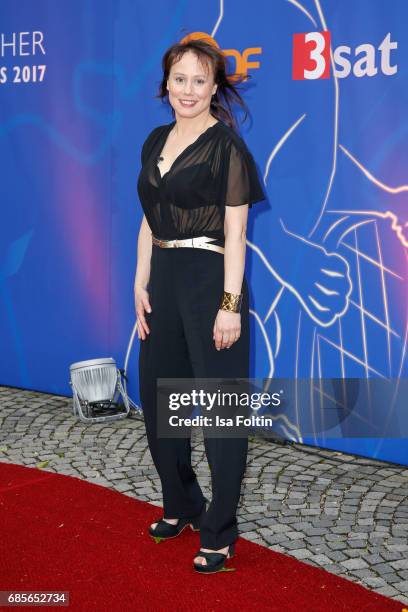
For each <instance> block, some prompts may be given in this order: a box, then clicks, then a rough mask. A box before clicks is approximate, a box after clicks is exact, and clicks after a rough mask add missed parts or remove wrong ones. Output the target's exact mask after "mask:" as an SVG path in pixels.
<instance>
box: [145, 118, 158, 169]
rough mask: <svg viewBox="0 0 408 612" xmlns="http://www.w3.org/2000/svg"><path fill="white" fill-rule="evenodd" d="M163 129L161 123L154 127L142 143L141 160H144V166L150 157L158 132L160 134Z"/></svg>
mask: <svg viewBox="0 0 408 612" xmlns="http://www.w3.org/2000/svg"><path fill="white" fill-rule="evenodd" d="M161 129H162V126H160V125H159V126H158V127H155V128H153V130H151V132H149V134H148V135H147V138H146V140H145V141H144V143H143V145H142V150H141V153H140V161H141V162H142V166H144V164H145V163H146V160H147V158H148V157H149V153H150V151H151V149H152V146H153V144H154V141H155V138H156V136H157V135H158V134H160V130H161Z"/></svg>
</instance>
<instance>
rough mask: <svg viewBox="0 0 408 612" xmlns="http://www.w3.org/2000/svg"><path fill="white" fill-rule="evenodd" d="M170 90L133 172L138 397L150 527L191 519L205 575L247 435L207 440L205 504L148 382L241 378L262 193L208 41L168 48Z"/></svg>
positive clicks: (218, 546)
mask: <svg viewBox="0 0 408 612" xmlns="http://www.w3.org/2000/svg"><path fill="white" fill-rule="evenodd" d="M238 80H239V79H237V81H238ZM167 96H168V101H169V103H170V105H171V107H172V109H173V116H175V120H174V121H173V122H171V123H169V124H165V125H160V126H158V127H156V128H155V129H153V130H152V131H151V132H150V133H149V134H148V136H147V138H146V140H145V142H144V144H143V147H142V154H141V158H142V168H141V172H140V175H139V179H138V193H139V197H140V202H141V204H142V207H143V211H144V217H143V220H142V223H141V227H140V232H139V237H138V249H137V269H136V276H135V303H136V311H137V329H138V336H139V338H140V341H141V342H140V354H139V385H140V398H141V403H142V408H143V412H144V417H145V426H146V433H147V439H148V444H149V449H150V452H151V455H152V458H153V461H154V464H155V467H156V469H157V471H158V474H159V476H160V480H161V484H162V492H163V510H164V512H163V515H164V516H163V518H161V519H160V520H159V521H158V522H157V523H153V525H151V526H150V528H149V532H150V534H151V535H152V536H157V537H160V538H164V539H167V538H173V537H175V536H177V535H179V533H181V531H182V530H183V529H184V527H186V526H187V525H191V527H192V528H194V529H200V544H201V549H200V551H199V553H198V554H197V556H196V557H195V559H194V568H195V569H196V570H197V571H199V572H205V573H210V572H216V571H220V570H222V569H223V567H224V563H225V560H226V559H227V558H231V557H232V556H233V554H234V543H235V540H236V539H237V537H238V528H237V518H236V512H237V506H238V502H239V497H240V489H241V482H242V478H243V475H244V472H245V467H246V458H247V449H248V438H247V437H228V438H227V437H225V438H219V437H205V439H204V443H205V451H206V455H207V459H208V463H209V466H210V471H211V484H212V500H211V503H210V504H209V506H208V508H207V507H206V501H207V500H206V499H205V497H204V496H203V493H202V490H201V488H200V485H199V483H198V481H197V478H196V475H195V473H194V471H193V469H192V466H191V441H190V438H187V437H185V438H165V437H159V436H158V435H157V426H158V424H157V412H156V411H157V397H156V383H157V378H159V377H163V378H192V377H194V378H248V377H249V305H248V286H247V282H246V278H245V274H244V268H245V248H246V224H247V217H248V208H249V207H251V206H252V203H253V202H257V201H261V200H264V199H265V194H264V192H263V189H262V186H261V184H260V181H259V178H258V175H257V171H256V167H255V163H254V160H253V157H252V154H251V153H250V151H249V149H248V148H247V146H246V144H245V142H244V140H243V139H242V138H241V137H240V136H239V135H238V133H237V131H236V126H235V120H234V117H233V115H232V113H231V111H230V108H231V102H237V103H238V104H239V105H240V106H241V107H243V108H246V107H245V104H244V102H243V100H242V98H241V97H240V95H239V93H238V91H237V89H236V87H235V85H234V82H233V81H232V79H230V78H228V77H227V74H226V59H225V56H224V54H223V53H222V51H220V50H219V49H218V48H217V46H216V45H214V44H212V43H210V42H207V41H205V40H203V39H202V40H192V39H190V40H187V41H183V42H181V43H179V44H176V45H173V46H172V47H170V48H169V49H168V50H167V52H166V53H165V55H164V57H163V80H162V84H161V91H160V94H159V97H161V98H162V99H165V98H166V97H167ZM173 247H177V248H173Z"/></svg>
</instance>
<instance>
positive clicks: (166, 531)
mask: <svg viewBox="0 0 408 612" xmlns="http://www.w3.org/2000/svg"><path fill="white" fill-rule="evenodd" d="M206 501H207V500H206ZM206 501H205V502H204V505H203V507H202V509H201V512H200V513H199V514H197V515H196V516H191V517H185V518H180V519H179V520H178V523H177V524H176V525H172V524H171V523H167V522H166V521H164V520H163V519H162V518H161V519H160V520H159V521H158V523H157V525H156V527H154V528H153V527H152V526H150V527H149V533H150V535H151V536H152V537H153V538H154V540H155V542H156V543H157V544H158V543H159V542H161V541H162V540H170V539H171V538H176V537H177V536H178V535H180V533H181V532H182V531H183V529H185V528H186V527H188V525H190V527H191V529H192V530H193V531H200V526H201V520H202V517H203V514H204V513H205V511H206Z"/></svg>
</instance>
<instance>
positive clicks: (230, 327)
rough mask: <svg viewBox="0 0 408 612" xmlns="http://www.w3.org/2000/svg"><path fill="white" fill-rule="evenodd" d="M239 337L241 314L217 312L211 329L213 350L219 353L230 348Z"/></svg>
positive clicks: (220, 310) (224, 311)
mask: <svg viewBox="0 0 408 612" xmlns="http://www.w3.org/2000/svg"><path fill="white" fill-rule="evenodd" d="M240 335H241V313H239V312H228V310H222V309H221V308H220V309H219V311H218V314H217V316H216V318H215V323H214V328H213V340H214V341H215V348H216V349H217V350H218V351H219V350H221V349H223V348H230V346H232V345H233V344H234V342H236V341H237V340H238V338H239V337H240Z"/></svg>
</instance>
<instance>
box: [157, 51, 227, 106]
mask: <svg viewBox="0 0 408 612" xmlns="http://www.w3.org/2000/svg"><path fill="white" fill-rule="evenodd" d="M207 70H208V73H207ZM167 90H168V92H169V102H170V104H171V105H172V107H173V108H174V111H175V113H176V116H180V117H190V118H191V117H196V116H197V115H199V114H200V113H202V112H208V111H209V108H210V104H211V96H212V95H213V94H214V93H215V92H216V91H217V85H216V84H214V81H213V74H212V70H211V68H210V65H209V66H208V68H207V67H206V65H202V64H200V63H199V61H198V58H197V56H196V55H195V53H193V52H192V51H186V52H185V53H184V55H183V56H182V58H181V59H180V60H179V61H178V62H175V63H174V64H173V65H172V67H171V69H170V74H169V78H168V79H167ZM189 100H190V101H192V102H193V103H192V104H188V101H189ZM183 102H187V103H186V104H183Z"/></svg>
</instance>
